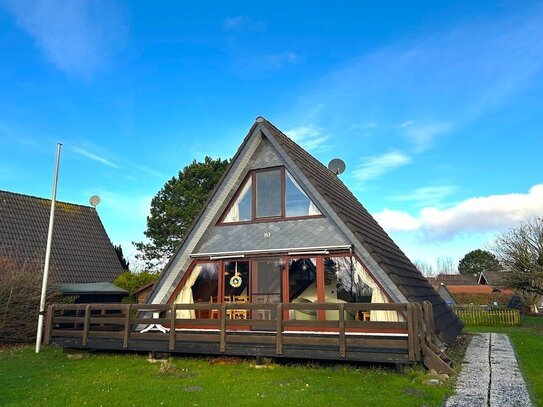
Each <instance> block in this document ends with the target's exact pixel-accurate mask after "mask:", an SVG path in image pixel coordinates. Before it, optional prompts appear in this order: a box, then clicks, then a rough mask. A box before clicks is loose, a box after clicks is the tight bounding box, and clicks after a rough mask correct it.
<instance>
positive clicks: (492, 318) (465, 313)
mask: <svg viewBox="0 0 543 407" xmlns="http://www.w3.org/2000/svg"><path fill="white" fill-rule="evenodd" d="M453 310H454V312H455V314H456V315H457V316H458V318H460V319H461V320H462V322H464V325H483V326H514V325H519V324H520V313H519V311H518V310H516V309H508V310H485V309H478V308H472V307H470V308H461V307H455V308H454V309H453Z"/></svg>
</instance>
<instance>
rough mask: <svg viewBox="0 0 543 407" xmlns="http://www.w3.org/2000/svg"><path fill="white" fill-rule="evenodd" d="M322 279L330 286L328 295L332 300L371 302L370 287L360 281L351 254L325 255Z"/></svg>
mask: <svg viewBox="0 0 543 407" xmlns="http://www.w3.org/2000/svg"><path fill="white" fill-rule="evenodd" d="M324 281H325V285H330V286H331V290H330V294H331V295H330V297H331V298H332V299H333V300H340V302H371V295H372V289H371V288H370V287H369V286H368V285H366V284H365V283H364V281H362V278H361V276H360V275H359V274H358V273H357V271H356V266H355V260H354V259H353V257H351V256H346V257H326V258H325V259H324ZM334 288H335V290H334Z"/></svg>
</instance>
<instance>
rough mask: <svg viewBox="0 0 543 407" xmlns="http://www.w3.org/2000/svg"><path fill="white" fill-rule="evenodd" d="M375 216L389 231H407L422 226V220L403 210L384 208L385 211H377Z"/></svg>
mask: <svg viewBox="0 0 543 407" xmlns="http://www.w3.org/2000/svg"><path fill="white" fill-rule="evenodd" d="M373 217H374V218H375V219H376V220H377V222H379V224H380V225H381V227H382V228H383V229H385V230H387V231H388V232H406V231H412V230H417V229H419V228H420V226H421V223H420V221H419V220H418V219H417V218H415V217H413V216H411V215H409V214H407V213H405V212H401V211H394V210H391V209H386V208H385V209H384V210H383V212H380V213H376V214H374V215H373Z"/></svg>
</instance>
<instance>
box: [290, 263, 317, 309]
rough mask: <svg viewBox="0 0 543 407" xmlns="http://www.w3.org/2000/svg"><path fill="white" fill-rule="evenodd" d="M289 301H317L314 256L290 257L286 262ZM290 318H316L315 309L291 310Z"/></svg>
mask: <svg viewBox="0 0 543 407" xmlns="http://www.w3.org/2000/svg"><path fill="white" fill-rule="evenodd" d="M288 286H289V301H290V302H292V303H313V302H315V303H316V302H317V261H316V259H314V258H302V259H291V260H289V264H288ZM290 319H297V320H316V319H317V311H316V310H292V311H291V312H290Z"/></svg>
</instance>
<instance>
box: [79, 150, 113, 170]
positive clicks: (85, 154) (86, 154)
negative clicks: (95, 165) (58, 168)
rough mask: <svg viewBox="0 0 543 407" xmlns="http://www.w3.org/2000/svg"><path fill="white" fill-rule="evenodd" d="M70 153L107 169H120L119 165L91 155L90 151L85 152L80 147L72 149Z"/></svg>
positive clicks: (96, 155)
mask: <svg viewBox="0 0 543 407" xmlns="http://www.w3.org/2000/svg"><path fill="white" fill-rule="evenodd" d="M72 151H73V152H74V153H77V154H79V155H81V156H83V157H86V158H88V159H90V160H93V161H96V162H99V163H101V164H104V165H106V166H108V167H111V168H120V167H119V165H117V164H115V163H114V162H111V161H109V160H108V159H107V158H104V157H101V156H99V155H98V154H94V153H91V152H90V151H87V150H85V149H83V148H81V147H72Z"/></svg>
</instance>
